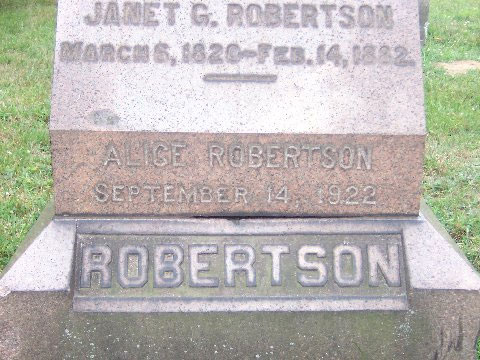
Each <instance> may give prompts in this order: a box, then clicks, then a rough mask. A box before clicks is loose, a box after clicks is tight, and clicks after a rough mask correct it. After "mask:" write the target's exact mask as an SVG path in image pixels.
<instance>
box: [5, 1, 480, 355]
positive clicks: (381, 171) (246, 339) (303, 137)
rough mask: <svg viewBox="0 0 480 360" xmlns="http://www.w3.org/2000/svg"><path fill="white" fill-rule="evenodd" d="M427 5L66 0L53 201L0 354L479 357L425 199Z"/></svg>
mask: <svg viewBox="0 0 480 360" xmlns="http://www.w3.org/2000/svg"><path fill="white" fill-rule="evenodd" d="M418 10H419V9H418V4H417V1H415V0H409V1H403V0H402V1H401V0H389V1H382V2H380V3H379V2H374V1H371V0H364V1H361V2H358V1H342V2H334V1H332V2H329V3H312V2H301V3H293V2H292V3H288V2H285V3H277V2H276V3H270V2H262V1H259V2H256V3H249V2H246V1H238V2H234V3H221V2H218V1H217V2H214V1H205V2H191V3H181V2H130V1H96V2H95V1H80V0H61V1H59V4H58V19H57V37H56V48H55V67H54V78H53V90H52V113H51V119H50V134H51V140H52V158H53V169H54V187H55V201H54V205H52V206H50V207H49V208H48V209H47V210H45V212H44V214H42V216H41V218H40V219H39V220H38V222H37V224H36V225H35V226H34V228H33V229H32V231H31V232H30V234H29V235H28V236H27V239H26V240H25V241H24V243H23V245H22V246H21V247H20V249H19V251H18V254H17V255H16V256H15V257H14V259H13V260H12V262H11V264H10V265H9V267H7V269H5V271H4V273H3V275H2V277H1V279H0V319H1V320H0V325H1V328H2V331H3V332H4V333H5V334H6V336H4V337H3V338H2V340H0V357H2V358H19V359H29V358H32V359H43V358H45V359H49V358H54V359H57V358H102V359H103V358H111V359H132V358H146V359H147V358H162V359H163V358H182V359H187V358H191V359H199V358H201V359H203V358H205V359H207V358H208V359H210V358H219V359H223V358H233V359H236V358H238V359H245V358H272V359H277V358H303V359H320V358H323V359H424V358H427V359H466V358H471V359H473V358H474V356H475V343H476V338H477V336H478V333H479V329H480V277H479V275H478V274H477V273H476V272H475V270H474V269H473V268H472V266H471V265H470V264H469V263H468V261H467V260H466V259H465V257H464V256H463V255H462V254H461V252H460V251H459V250H458V249H457V248H456V246H455V244H454V243H453V241H452V240H451V239H450V238H449V236H448V235H447V234H446V233H445V231H444V230H443V229H442V228H441V226H440V225H439V224H438V222H437V221H436V219H435V218H434V216H433V215H432V214H431V213H430V212H429V210H428V208H427V207H426V206H423V207H422V208H420V196H421V189H420V187H421V178H422V164H423V153H424V139H425V119H424V107H423V84H422V73H421V71H422V66H421V65H422V64H421V58H420V42H419V26H418V24H419V17H418V12H419V11H418Z"/></svg>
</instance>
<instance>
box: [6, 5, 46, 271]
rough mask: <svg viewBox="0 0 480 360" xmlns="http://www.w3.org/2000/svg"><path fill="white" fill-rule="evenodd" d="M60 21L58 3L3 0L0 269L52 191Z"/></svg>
mask: <svg viewBox="0 0 480 360" xmlns="http://www.w3.org/2000/svg"><path fill="white" fill-rule="evenodd" d="M27 4H28V5H27ZM54 19H55V7H54V5H53V2H52V1H48V2H47V1H45V2H37V3H34V2H30V1H24V2H21V1H8V2H6V1H4V0H0V270H1V269H2V268H3V267H4V266H5V265H6V264H7V262H8V260H9V258H10V257H11V256H12V254H13V252H14V251H15V249H16V248H17V246H18V244H19V243H20V241H21V240H22V238H23V237H24V236H25V234H26V233H27V231H28V230H29V228H30V227H31V225H32V224H33V222H34V221H35V220H36V218H37V217H38V215H39V213H40V211H41V210H42V209H43V207H44V206H45V204H46V203H47V201H48V199H49V198H50V197H51V195H52V171H51V164H50V154H49V151H50V143H49V138H48V130H47V123H48V117H49V113H50V100H49V96H50V82H51V76H52V66H51V65H52V56H53V44H54V25H55V20H54Z"/></svg>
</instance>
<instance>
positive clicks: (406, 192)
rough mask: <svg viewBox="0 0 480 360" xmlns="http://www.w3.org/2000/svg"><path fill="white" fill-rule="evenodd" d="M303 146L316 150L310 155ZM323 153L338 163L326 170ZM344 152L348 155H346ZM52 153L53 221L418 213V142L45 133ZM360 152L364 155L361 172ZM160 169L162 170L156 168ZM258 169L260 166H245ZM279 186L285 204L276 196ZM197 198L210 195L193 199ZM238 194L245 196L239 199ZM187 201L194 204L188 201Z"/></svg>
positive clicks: (360, 137)
mask: <svg viewBox="0 0 480 360" xmlns="http://www.w3.org/2000/svg"><path fill="white" fill-rule="evenodd" d="M112 144H113V146H114V148H113V149H114V150H113V151H114V153H112V147H111V146H112ZM145 144H147V149H148V155H147V156H145V148H146V147H145ZM158 144H163V145H162V146H164V147H165V146H166V147H169V150H168V151H164V150H163V149H164V148H162V150H161V151H159V152H158V155H157V156H155V155H154V154H155V151H154V150H153V149H155V148H156V146H158ZM172 144H186V146H187V148H185V149H182V150H179V154H180V155H179V156H178V158H177V159H176V160H175V161H177V162H178V163H179V164H182V165H183V166H173V165H172V161H173V160H172V152H171V148H172ZM211 144H215V146H221V148H222V149H224V150H219V148H218V147H217V148H216V149H215V151H216V152H217V153H218V152H219V151H224V155H223V156H222V157H221V161H222V166H220V165H219V161H218V158H217V157H210V156H209V146H211ZM252 144H253V145H254V146H261V149H262V151H263V154H262V155H261V160H258V158H251V159H249V145H252ZM236 145H241V147H242V149H243V150H244V155H239V151H238V150H235V152H234V157H233V159H231V158H230V157H229V155H228V152H229V148H230V147H231V146H236ZM126 146H128V148H126ZM268 146H279V147H278V148H277V149H276V150H272V154H273V157H272V159H269V160H268V163H267V158H266V157H267V151H268V149H267V148H268ZM288 146H290V150H288ZM308 147H310V148H311V149H312V148H313V147H316V148H317V149H315V150H311V152H310V153H309V151H308V150H306V149H307V148H308ZM318 148H321V149H320V150H318ZM127 149H129V150H127ZM286 149H287V150H286ZM302 149H303V150H302ZM328 149H335V152H336V153H337V154H338V155H336V156H335V157H334V158H335V160H334V163H333V162H332V161H331V160H330V159H331V155H332V154H333V153H332V152H330V151H332V150H328ZM344 149H352V150H353V151H352V153H351V154H350V153H349V151H350V150H344ZM359 149H360V150H359ZM52 150H53V163H54V178H55V190H56V191H55V203H56V212H57V213H58V214H130V215H136V214H140V215H173V214H177V215H194V216H208V215H217V216H223V215H226V214H228V215H241V216H259V215H269V216H272V215H279V216H301V215H320V214H321V215H324V216H348V215H363V214H412V215H413V214H417V213H418V209H419V204H420V185H421V173H422V162H423V150H424V144H423V137H422V136H420V135H417V136H380V135H375V136H373V135H322V136H321V135H301V136H300V135H297V136H292V135H283V134H279V135H276V136H275V137H274V138H272V137H271V136H270V135H245V134H237V135H220V134H216V135H214V134H197V135H195V136H194V137H192V136H191V135H187V134H172V133H168V134H158V133H151V132H143V133H142V132H138V133H131V132H79V131H53V132H52ZM285 151H289V153H290V154H291V153H295V152H296V151H298V153H299V154H300V156H298V157H295V159H292V158H287V157H286V156H285ZM342 151H343V153H344V154H345V157H344V158H342V156H341V155H340V154H342ZM362 151H364V153H366V152H368V151H371V163H370V165H368V167H369V168H367V165H366V164H365V161H364V158H362V157H361V152H362ZM128 154H129V155H128ZM350 156H351V157H350ZM242 158H243V161H242ZM108 159H110V161H107V160H108ZM162 159H165V160H162ZM350 159H351V160H352V161H350ZM165 161H168V164H166V165H164V162H165ZM259 161H261V162H262V163H263V165H262V166H260V167H252V166H250V164H251V163H253V164H258V163H259ZM129 163H130V164H134V165H129ZM146 163H147V164H146ZM155 163H157V164H160V165H163V166H156V165H155ZM212 163H213V165H214V166H213V167H212V166H211V165H212ZM270 166H271V167H270ZM285 166H288V168H285ZM152 186H156V187H157V188H156V189H153V188H152ZM284 186H285V187H286V189H287V196H286V197H287V198H288V199H287V198H286V197H285V193H283V192H282V188H283V187H284ZM114 187H115V188H114ZM269 188H270V190H269ZM181 189H184V190H185V191H186V194H187V195H184V194H182V192H181V191H182V190H181ZM205 189H209V190H208V191H211V196H210V195H208V194H203V195H202V193H203V191H206V190H205ZM222 189H223V190H222ZM240 191H245V192H246V195H245V197H242V196H240ZM319 191H321V193H319ZM166 192H168V193H166ZM337 192H339V193H340V195H339V196H337V195H336V193H337ZM191 193H193V194H194V196H195V198H193V197H192V198H190V197H189V196H190V195H188V194H191ZM269 193H270V195H269ZM276 195H279V196H278V198H276Z"/></svg>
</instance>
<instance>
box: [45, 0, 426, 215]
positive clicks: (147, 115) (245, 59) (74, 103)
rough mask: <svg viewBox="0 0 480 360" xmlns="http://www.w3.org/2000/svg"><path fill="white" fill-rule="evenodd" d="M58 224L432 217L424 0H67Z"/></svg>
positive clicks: (59, 62)
mask: <svg viewBox="0 0 480 360" xmlns="http://www.w3.org/2000/svg"><path fill="white" fill-rule="evenodd" d="M56 41H57V44H56V51H55V70H54V81H53V93H52V113H51V121H50V130H51V138H52V150H53V165H54V179H55V190H56V195H55V196H56V212H57V213H58V214H112V215H114V214H123V215H125V214H127V215H128V214H143V215H222V216H225V215H241V216H246V215H272V216H273V215H285V216H325V215H331V216H335V215H369V214H418V210H419V199H420V184H421V172H422V159H423V151H424V150H423V149H424V136H425V120H424V112H423V86H422V73H421V58H420V44H419V33H418V5H417V1H415V0H410V1H404V0H387V1H382V2H380V3H379V2H378V1H373V0H362V1H353V0H348V1H336V2H335V1H331V2H321V3H315V2H307V1H302V2H295V3H293V2H275V3H271V2H267V1H257V2H247V1H243V0H242V1H236V2H232V3H228V2H219V1H203V2H135V1H133V2H132V1H123V0H120V1H115V2H112V1H90V0H89V1H84V0H82V1H80V0H60V1H59V5H58V21H57V37H56Z"/></svg>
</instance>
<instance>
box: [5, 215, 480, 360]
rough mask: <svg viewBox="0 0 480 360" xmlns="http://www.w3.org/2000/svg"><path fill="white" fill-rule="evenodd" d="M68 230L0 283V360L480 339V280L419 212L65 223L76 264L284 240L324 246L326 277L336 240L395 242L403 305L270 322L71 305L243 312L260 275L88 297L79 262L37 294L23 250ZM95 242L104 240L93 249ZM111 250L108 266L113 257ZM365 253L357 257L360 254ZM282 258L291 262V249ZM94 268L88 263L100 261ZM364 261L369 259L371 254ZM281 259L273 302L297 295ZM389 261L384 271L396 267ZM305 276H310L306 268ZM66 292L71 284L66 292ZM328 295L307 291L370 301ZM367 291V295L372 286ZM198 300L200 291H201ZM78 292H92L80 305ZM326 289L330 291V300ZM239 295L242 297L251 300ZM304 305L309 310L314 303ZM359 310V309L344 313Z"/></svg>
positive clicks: (460, 349)
mask: <svg viewBox="0 0 480 360" xmlns="http://www.w3.org/2000/svg"><path fill="white" fill-rule="evenodd" d="M71 222H72V220H64V219H62V218H55V219H53V220H52V222H51V223H50V225H48V226H46V227H44V229H45V230H43V231H40V235H39V237H38V238H37V239H36V240H34V241H33V242H32V243H31V245H30V246H29V247H28V248H27V249H26V250H25V252H24V253H23V254H19V256H18V257H17V261H16V262H15V263H14V264H13V266H11V267H9V270H8V271H6V273H4V274H3V276H2V278H0V288H2V289H3V290H2V295H1V297H0V319H1V320H0V328H1V329H5V331H2V333H3V334H6V336H3V337H2V338H1V339H0V357H1V358H9V359H10V358H11V359H58V358H66V359H68V358H71V359H80V358H85V357H87V358H102V359H131V358H145V359H148V358H152V359H153V358H158V357H161V358H183V359H211V358H219V359H220V358H232V359H245V358H271V359H274V358H299V359H311V358H315V359H318V358H320V359H321V358H322V357H323V358H325V359H432V360H433V359H458V360H465V359H472V360H473V359H474V358H475V353H476V352H475V343H476V338H477V337H478V334H479V329H480V276H479V275H478V273H476V272H475V270H474V269H473V268H472V267H471V265H470V264H468V262H467V261H466V259H465V257H464V256H463V254H462V253H461V252H460V251H459V249H458V248H456V246H455V245H454V243H453V242H452V240H451V239H449V238H448V235H445V231H444V230H443V229H441V228H439V227H438V223H437V222H436V220H435V219H433V218H432V217H431V214H430V213H429V211H428V209H425V208H424V209H423V210H422V213H421V216H420V217H416V218H376V219H375V218H370V219H368V218H363V219H283V220H282V219H263V220H260V219H251V220H226V219H117V220H106V219H74V220H73V222H74V223H75V226H73V227H71V230H70V234H71V235H70V238H71V237H77V254H82V251H80V249H79V248H78V244H79V243H81V242H85V241H87V242H88V241H90V240H92V239H94V238H96V239H97V240H95V241H96V243H97V244H103V245H105V244H107V245H112V241H113V242H118V241H120V242H122V241H123V242H125V239H128V238H131V239H133V240H135V244H136V245H146V246H147V247H148V246H149V245H148V244H149V243H150V244H159V243H161V242H162V241H163V240H160V239H161V238H162V237H164V238H165V239H166V238H169V239H170V241H169V243H170V244H173V243H175V242H178V239H179V238H180V239H181V241H182V242H183V244H189V243H190V245H192V244H199V243H201V242H202V241H203V240H200V239H201V238H202V239H204V240H205V239H207V241H212V239H217V240H219V239H220V240H221V239H227V238H228V239H231V240H230V241H231V242H232V243H235V244H239V243H243V244H245V243H246V244H249V245H252V246H253V247H256V244H257V243H264V242H268V241H270V242H271V243H274V244H277V245H280V244H283V242H284V241H285V240H286V239H287V238H288V239H289V244H291V245H292V250H293V249H294V246H295V244H298V242H302V241H303V240H301V239H308V242H309V243H310V242H312V245H323V246H325V249H326V250H327V254H326V256H325V258H321V262H322V263H325V264H327V265H328V269H329V270H332V269H331V268H330V265H331V262H330V258H329V256H330V250H331V247H330V245H328V243H329V242H332V241H333V242H332V244H333V243H336V241H337V240H340V243H341V244H342V245H347V246H356V245H360V247H362V246H361V244H362V242H363V243H365V244H367V243H370V244H373V243H374V242H375V240H374V238H375V237H380V238H383V241H382V244H386V243H391V244H392V241H393V244H399V243H398V242H397V241H401V244H402V247H401V249H400V251H401V253H402V256H404V261H405V267H402V268H403V269H404V270H402V272H401V273H402V274H403V275H402V276H404V277H402V278H401V282H402V284H403V285H402V286H405V290H406V291H405V292H403V290H401V289H402V288H401V287H397V288H396V289H397V290H395V289H394V290H395V291H398V290H400V297H403V298H405V299H406V302H405V307H403V308H399V309H390V310H387V309H384V310H382V311H378V310H372V309H369V308H368V302H367V301H366V302H365V303H364V304H360V305H358V304H357V305H355V304H354V303H353V302H352V303H351V305H350V307H346V308H345V309H344V310H342V311H328V309H326V308H325V309H324V310H322V311H311V310H309V309H307V308H305V309H303V311H288V309H283V311H282V309H277V310H281V311H276V312H268V311H254V309H251V311H241V312H238V311H235V310H236V309H235V308H231V309H230V310H227V311H220V310H221V309H220V308H217V310H216V311H215V310H214V309H210V310H207V309H201V308H200V309H197V310H195V311H194V312H189V313H188V314H184V313H179V311H189V310H187V309H185V308H182V307H180V306H178V307H177V308H176V309H175V308H172V307H170V308H169V310H168V312H167V313H165V312H162V310H161V309H159V308H157V309H156V310H154V312H150V313H138V312H137V311H138V308H133V309H130V310H128V309H124V308H123V309H116V308H115V307H110V308H97V309H96V308H92V309H85V308H82V307H81V306H80V307H79V305H78V304H79V303H78V300H79V297H82V296H83V297H85V296H91V295H92V293H93V294H95V296H96V297H97V299H100V300H99V301H100V302H101V301H105V300H106V301H108V298H109V297H110V298H111V294H112V291H113V292H115V295H114V297H113V299H114V300H119V299H121V298H125V297H126V296H127V297H128V296H131V294H133V293H134V292H138V291H139V292H140V293H142V296H140V297H138V298H137V299H136V300H135V301H134V303H133V304H134V306H138V305H140V306H141V304H142V302H144V303H148V302H149V301H150V300H152V299H153V300H154V299H155V296H157V298H156V299H157V301H160V299H159V298H158V294H159V293H161V295H162V296H164V297H165V296H166V297H169V296H171V298H172V299H175V301H185V302H186V301H187V300H189V303H190V304H195V303H196V301H197V300H198V299H199V298H200V299H201V298H202V297H203V298H204V299H211V297H212V294H216V295H215V296H216V297H217V298H223V299H228V298H232V293H231V291H241V292H244V293H245V296H244V297H243V298H241V299H238V305H239V306H244V305H245V304H248V301H249V299H250V298H251V297H252V296H251V294H250V293H252V292H255V289H256V290H259V291H260V292H261V291H264V290H262V289H265V286H266V285H267V284H265V283H263V284H260V283H261V281H262V278H263V277H264V275H262V273H261V272H259V273H258V277H257V279H258V281H259V283H258V284H257V287H247V286H246V284H245V275H241V274H239V275H237V278H236V281H237V283H236V285H235V287H234V288H230V289H226V288H223V289H221V288H220V287H219V288H215V287H210V288H203V289H202V288H194V287H191V286H189V285H187V286H179V287H177V288H151V289H148V285H146V286H145V288H144V289H138V288H127V287H126V288H116V289H113V288H103V289H102V288H98V287H96V285H95V282H96V281H97V279H96V277H95V276H93V277H92V286H93V287H92V288H88V287H85V288H82V289H79V288H77V285H75V283H76V281H77V280H78V277H77V276H78V275H79V272H78V270H79V269H78V264H79V263H78V261H79V256H80V255H76V256H75V258H76V264H75V265H74V267H75V271H74V272H73V273H72V272H70V271H68V270H67V269H70V266H71V264H68V263H64V264H63V265H62V266H63V267H64V268H65V271H62V272H53V273H52V275H51V281H52V283H57V284H58V285H59V286H58V287H57V289H58V290H57V291H44V289H42V288H39V287H36V286H35V285H34V283H35V281H37V280H38V281H40V280H41V281H44V277H45V274H43V273H42V272H41V271H40V272H39V274H38V275H37V274H36V273H35V272H33V273H32V271H31V269H32V268H39V267H40V268H41V267H42V266H44V265H41V264H43V263H45V260H44V257H43V256H42V255H41V254H39V256H38V257H37V258H32V257H30V255H29V253H28V252H29V249H30V248H35V246H36V245H35V243H36V242H37V241H41V242H45V241H47V242H48V239H45V237H47V238H54V237H55V236H57V235H58V233H57V230H56V229H59V228H62V227H63V226H65V225H64V224H70V223H71ZM382 234H383V235H382ZM102 237H103V242H102V241H101V240H100V239H101V238H102ZM89 239H90V240H89ZM399 239H400V240H399ZM237 240H239V241H237ZM222 241H223V240H222ZM222 241H217V244H218V245H221V244H222ZM126 242H127V243H128V242H129V241H128V240H127V241H126ZM185 249H187V247H186V248H185ZM117 250H118V249H115V251H114V256H117V254H118V253H117ZM362 251H363V253H364V255H365V251H364V248H362ZM62 253H63V254H57V256H55V257H56V258H60V257H63V258H66V257H73V254H74V250H73V249H72V248H71V247H64V250H63V251H62ZM291 253H293V254H295V252H294V251H292V252H291ZM218 255H221V254H218ZM24 256H27V257H29V262H28V263H26V262H25V261H22V258H23V257H24ZM208 256H210V255H208ZM212 256H215V255H212ZM258 256H259V258H258V261H257V262H256V263H255V264H256V265H257V264H258V267H259V269H260V268H261V267H262V266H263V265H262V263H261V262H262V261H264V260H262V259H260V256H261V255H260V254H258ZM262 256H263V255H262ZM282 256H287V255H282ZM100 258H101V256H100ZM100 258H97V260H98V261H100V260H101V259H100ZM99 259H100V260H99ZM199 259H200V262H202V263H204V262H205V261H209V262H210V263H211V269H210V271H208V272H206V273H201V274H200V275H199V276H200V277H201V278H205V277H213V276H219V278H220V279H221V282H223V280H224V279H222V275H221V274H220V275H219V273H218V272H216V267H215V263H214V261H213V260H214V258H213V257H210V258H208V257H205V255H204V257H200V258H199ZM364 259H365V260H366V261H368V255H367V256H366V257H365V258H364ZM172 260H174V259H172ZM283 260H285V261H284V263H283V264H284V265H285V267H284V270H282V271H281V274H282V275H283V276H284V277H283V279H284V282H283V283H282V285H280V286H278V287H275V286H271V288H272V289H273V290H272V291H273V293H278V292H279V291H280V292H282V291H283V292H284V293H285V294H287V295H288V289H286V287H289V288H290V289H294V286H293V284H292V283H291V282H288V281H287V277H288V276H287V275H288V274H289V273H291V271H290V270H292V269H293V266H294V265H293V264H290V263H289V261H290V260H288V258H284V259H283ZM312 260H315V257H313V258H309V261H312ZM389 261H390V262H393V257H390V258H389ZM189 262H190V260H189V258H188V255H187V256H186V257H185V262H184V264H183V266H184V269H185V271H186V273H185V281H188V280H189V279H190V275H189V274H190V272H189V270H188V269H189V267H188V264H189ZM16 264H19V265H18V266H16ZM116 264H117V262H116V261H115V260H113V261H112V267H116ZM129 265H130V264H129ZM268 265H269V263H268ZM299 265H301V264H299ZM267 267H268V266H267ZM384 270H385V268H384ZM220 272H221V271H220ZM310 272H311V271H310ZM74 273H76V274H77V275H74ZM303 273H308V271H307V270H303ZM332 274H333V273H332ZM379 274H380V273H379ZM22 275H23V276H22ZM365 275H366V278H369V276H370V275H369V273H366V274H365ZM116 276H117V275H116V272H115V271H114V272H113V278H112V279H113V281H116V279H115V277H116ZM129 276H130V275H129ZM268 276H271V274H267V277H268ZM382 276H385V273H383V275H381V274H380V278H382ZM390 276H392V273H390ZM47 277H48V275H47ZM72 277H74V278H75V279H72ZM12 278H13V279H17V281H15V282H11V281H10V280H9V279H12ZM150 280H151V279H150ZM329 281H330V280H329ZM382 281H383V280H382ZM63 284H69V285H67V286H66V287H63V286H64V285H63ZM185 284H186V282H185ZM185 284H184V285H185ZM330 285H331V284H330V283H329V282H328V281H327V284H326V285H325V287H326V290H325V289H321V288H319V287H317V288H316V289H315V288H309V290H308V291H310V292H311V293H312V294H315V293H316V294H319V293H320V294H323V299H319V298H317V299H316V301H317V302H318V303H319V304H321V303H322V301H325V303H328V300H329V299H330V300H334V299H335V298H336V299H337V300H338V301H339V303H341V301H342V299H345V298H348V292H352V291H353V292H355V291H356V290H355V289H360V290H361V291H360V295H359V297H358V298H359V299H363V300H367V297H368V293H367V292H363V293H362V291H363V290H362V287H357V288H355V287H347V288H340V287H335V286H333V287H329V286H330ZM387 285H388V284H385V283H382V284H381V285H380V286H379V287H378V288H375V287H374V286H373V289H372V291H374V292H375V291H377V294H382V295H381V296H380V301H381V299H382V297H384V296H385V295H386V293H385V292H386V291H391V290H392V289H393V288H395V284H394V283H392V282H391V283H390V285H388V286H387ZM262 286H264V287H263V288H262ZM368 286H369V287H372V284H370V285H368ZM52 289H53V288H52ZM202 290H205V291H204V292H203V293H202ZM82 291H83V293H81V292H82ZM85 291H86V292H90V294H87V295H85V294H86V293H85ZM102 291H103V295H102ZM228 291H230V293H228ZM285 291H287V292H285ZM329 291H330V292H332V293H331V297H329V295H328V292H329ZM247 292H250V293H249V295H247ZM72 293H73V295H72ZM273 293H272V294H273ZM169 294H171V295H169ZM272 294H270V295H272ZM190 295H194V297H193V298H192V297H189V296H190ZM234 295H235V294H233V297H234ZM270 295H268V296H269V297H270V300H274V299H275V296H273V295H272V296H270ZM346 295H347V296H346ZM370 295H371V293H370ZM102 297H103V300H102ZM387 297H388V295H387ZM312 298H313V299H314V300H315V296H312ZM277 299H278V297H277ZM350 300H351V299H350ZM154 301H155V300H154ZM295 301H297V304H300V303H301V301H302V300H301V299H300V298H298V299H297V300H292V302H293V303H295ZM99 304H100V305H101V303H99ZM214 307H215V305H214ZM362 308H363V309H364V310H362V311H352V310H359V309H362ZM99 310H101V311H100V312H99ZM118 310H120V311H121V312H117V311H118ZM223 310H225V309H223ZM297 310H298V309H297ZM85 311H87V312H85ZM92 311H93V312H92ZM126 311H133V313H126ZM204 311H207V312H204Z"/></svg>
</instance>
